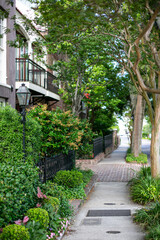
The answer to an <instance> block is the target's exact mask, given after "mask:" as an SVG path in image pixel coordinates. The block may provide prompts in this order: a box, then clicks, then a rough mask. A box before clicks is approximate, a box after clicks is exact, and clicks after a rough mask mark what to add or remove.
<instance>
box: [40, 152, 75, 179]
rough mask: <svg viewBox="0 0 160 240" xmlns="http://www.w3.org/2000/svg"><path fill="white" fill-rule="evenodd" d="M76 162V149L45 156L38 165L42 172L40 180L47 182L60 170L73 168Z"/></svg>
mask: <svg viewBox="0 0 160 240" xmlns="http://www.w3.org/2000/svg"><path fill="white" fill-rule="evenodd" d="M74 164H75V151H69V152H68V154H62V153H60V154H58V155H55V156H53V157H45V158H42V159H40V160H39V162H38V164H37V166H38V167H39V172H40V181H41V182H43V183H44V182H46V181H47V180H49V179H53V177H54V176H55V174H56V172H58V171H59V170H71V169H72V168H73V167H74Z"/></svg>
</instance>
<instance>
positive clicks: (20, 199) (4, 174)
mask: <svg viewBox="0 0 160 240" xmlns="http://www.w3.org/2000/svg"><path fill="white" fill-rule="evenodd" d="M0 169H1V174H0V196H1V201H0V227H3V226H5V225H7V224H9V223H13V222H14V221H15V220H17V219H22V217H23V215H24V213H25V212H26V211H27V210H28V209H29V208H31V207H34V206H35V205H36V203H37V196H36V188H37V186H38V185H39V176H38V170H37V169H36V168H35V166H34V165H33V164H31V163H27V162H25V163H23V164H22V162H21V161H18V160H17V162H14V164H13V165H12V164H11V163H10V164H6V163H0Z"/></svg>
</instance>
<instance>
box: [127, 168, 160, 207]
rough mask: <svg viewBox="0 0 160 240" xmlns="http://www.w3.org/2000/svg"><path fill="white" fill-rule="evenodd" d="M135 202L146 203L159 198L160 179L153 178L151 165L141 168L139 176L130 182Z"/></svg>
mask: <svg viewBox="0 0 160 240" xmlns="http://www.w3.org/2000/svg"><path fill="white" fill-rule="evenodd" d="M129 184H130V193H131V197H132V199H133V201H134V202H137V203H140V204H146V203H149V202H151V201H156V200H158V199H159V192H160V179H159V178H157V179H155V178H152V176H151V170H150V168H149V167H147V168H145V167H143V168H141V170H140V172H139V173H138V174H137V176H136V177H135V178H133V179H131V181H130V182H129Z"/></svg>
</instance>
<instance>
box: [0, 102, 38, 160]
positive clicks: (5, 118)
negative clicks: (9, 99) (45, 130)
mask: <svg viewBox="0 0 160 240" xmlns="http://www.w3.org/2000/svg"><path fill="white" fill-rule="evenodd" d="M21 118H22V117H21V115H20V114H19V113H18V112H17V111H16V110H15V109H13V108H11V107H10V106H6V107H0V139H1V141H0V162H4V161H5V162H7V161H9V162H14V161H15V162H16V161H17V160H23V145H22V143H23V124H22V121H21ZM25 134H26V156H27V158H26V160H34V161H35V160H36V159H38V155H39V152H40V149H41V142H40V140H41V126H40V125H39V124H38V123H37V122H36V121H35V120H34V119H31V118H29V117H27V116H26V133H25Z"/></svg>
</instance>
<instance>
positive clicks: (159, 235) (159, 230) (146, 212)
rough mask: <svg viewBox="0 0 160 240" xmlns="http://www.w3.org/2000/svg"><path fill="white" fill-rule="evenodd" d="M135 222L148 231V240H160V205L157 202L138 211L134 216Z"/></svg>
mask: <svg viewBox="0 0 160 240" xmlns="http://www.w3.org/2000/svg"><path fill="white" fill-rule="evenodd" d="M134 222H136V223H139V224H140V225H141V226H142V227H143V228H144V229H145V230H147V235H146V239H148V240H149V239H150V240H159V239H160V203H159V202H155V203H152V204H150V205H149V206H147V207H145V208H143V209H140V210H137V211H136V213H135V214H134Z"/></svg>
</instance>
